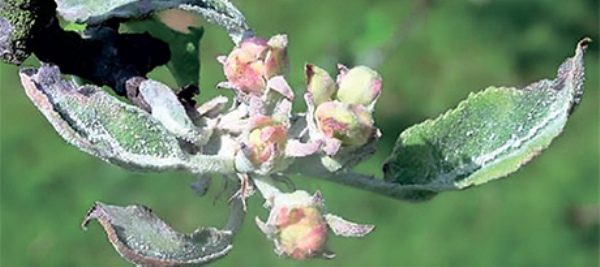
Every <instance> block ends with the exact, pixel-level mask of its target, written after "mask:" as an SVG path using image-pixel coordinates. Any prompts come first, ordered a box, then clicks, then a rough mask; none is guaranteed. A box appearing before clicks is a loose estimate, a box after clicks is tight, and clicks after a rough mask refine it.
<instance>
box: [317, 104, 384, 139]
mask: <svg viewBox="0 0 600 267" xmlns="http://www.w3.org/2000/svg"><path fill="white" fill-rule="evenodd" d="M315 118H316V121H317V126H318V128H319V130H320V131H321V133H322V134H323V135H324V136H325V137H327V138H336V139H338V140H340V141H341V142H342V145H344V146H352V147H355V146H361V145H363V144H365V143H367V141H368V140H369V138H370V137H371V135H372V134H373V132H374V130H375V128H374V122H373V117H372V115H371V112H370V111H369V110H368V109H367V108H365V107H364V106H361V105H351V104H346V103H342V102H339V101H329V102H325V103H323V104H321V105H319V106H318V107H317V109H316V111H315Z"/></svg>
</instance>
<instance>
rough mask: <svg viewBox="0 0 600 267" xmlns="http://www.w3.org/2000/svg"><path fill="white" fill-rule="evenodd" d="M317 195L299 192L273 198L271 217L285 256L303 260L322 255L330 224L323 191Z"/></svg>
mask: <svg viewBox="0 0 600 267" xmlns="http://www.w3.org/2000/svg"><path fill="white" fill-rule="evenodd" d="M315 196H317V197H315ZM315 196H311V195H309V194H308V193H306V192H305V191H296V192H293V193H289V194H282V195H279V196H277V197H276V198H275V199H274V205H273V207H272V210H271V215H270V219H269V220H270V223H271V226H272V227H273V230H274V234H275V237H274V238H275V241H276V242H275V244H276V248H277V250H278V251H279V252H280V253H282V254H283V255H285V256H287V257H290V258H292V259H296V260H303V259H307V258H311V257H315V256H318V255H321V254H323V252H324V250H325V243H326V242H327V234H328V227H327V222H326V220H325V218H324V214H323V211H322V209H323V204H322V202H321V200H320V197H319V196H320V194H318V193H317V194H316V195H315Z"/></svg>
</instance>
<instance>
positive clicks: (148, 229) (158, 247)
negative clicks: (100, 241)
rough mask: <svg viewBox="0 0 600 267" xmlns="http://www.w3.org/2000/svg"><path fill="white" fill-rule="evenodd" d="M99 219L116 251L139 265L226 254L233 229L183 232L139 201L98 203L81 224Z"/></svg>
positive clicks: (193, 262) (195, 261)
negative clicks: (131, 203)
mask: <svg viewBox="0 0 600 267" xmlns="http://www.w3.org/2000/svg"><path fill="white" fill-rule="evenodd" d="M94 219H95V220H98V222H99V223H100V225H101V226H102V227H103V228H104V231H105V232H106V234H107V236H108V240H109V241H110V243H111V244H112V245H113V246H114V247H115V249H116V250H117V252H118V253H119V254H120V255H121V256H122V257H123V258H125V259H126V260H127V261H129V262H131V263H133V264H136V265H138V266H153V267H167V266H199V265H203V264H205V263H207V262H210V261H213V260H216V259H219V258H221V257H223V256H225V255H226V254H227V253H228V252H229V251H230V250H231V249H232V245H231V231H221V230H218V229H215V228H204V229H198V230H196V231H194V232H193V233H191V234H180V233H178V232H176V231H175V230H173V229H172V228H171V227H170V226H169V225H167V224H166V223H165V222H163V221H162V220H161V219H160V218H158V217H156V216H155V215H154V214H153V213H152V211H151V210H150V209H148V208H147V207H144V206H140V205H132V206H127V207H119V206H113V205H107V204H103V203H99V202H98V203H96V204H95V205H94V206H93V207H92V209H91V210H90V211H89V212H88V214H87V215H86V217H85V219H84V221H83V223H82V226H83V227H84V229H85V228H86V227H87V225H88V224H89V222H90V221H91V220H94Z"/></svg>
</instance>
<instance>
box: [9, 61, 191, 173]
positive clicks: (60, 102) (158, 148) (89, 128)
mask: <svg viewBox="0 0 600 267" xmlns="http://www.w3.org/2000/svg"><path fill="white" fill-rule="evenodd" d="M20 76H21V83H22V84H23V87H24V88H25V92H26V93H27V96H28V97H29V98H30V99H31V101H32V102H33V103H34V104H35V105H36V107H37V108H38V109H39V110H40V111H41V112H42V113H43V114H44V116H46V118H47V119H48V121H50V123H51V124H52V126H54V128H55V129H56V131H57V132H58V133H59V134H60V135H61V136H62V137H63V138H64V139H65V140H66V141H67V142H69V143H71V144H73V145H75V146H77V147H78V148H79V149H81V150H83V151H85V152H87V153H90V154H92V155H94V156H97V157H99V158H101V159H104V160H107V161H109V162H112V163H115V164H118V165H121V166H125V167H131V168H137V169H166V168H180V167H184V166H185V165H186V164H187V163H186V162H187V155H185V154H184V153H183V152H182V150H181V148H180V146H179V143H178V141H177V139H176V138H175V136H173V135H172V134H170V133H169V132H168V131H167V130H166V129H165V127H163V126H162V125H161V123H160V122H158V121H157V120H156V119H154V118H152V117H151V116H150V114H148V113H147V112H145V111H143V110H141V109H139V108H137V107H135V106H131V105H127V104H125V103H122V102H121V101H119V100H118V99H116V98H115V97H113V96H111V95H109V94H108V93H106V92H104V91H102V89H100V88H98V87H96V86H89V85H86V86H81V87H76V86H75V84H74V83H73V82H71V81H66V80H64V79H63V78H62V77H61V76H60V71H59V70H58V68H57V67H55V66H48V65H44V66H42V67H41V68H39V69H24V70H22V71H21V72H20Z"/></svg>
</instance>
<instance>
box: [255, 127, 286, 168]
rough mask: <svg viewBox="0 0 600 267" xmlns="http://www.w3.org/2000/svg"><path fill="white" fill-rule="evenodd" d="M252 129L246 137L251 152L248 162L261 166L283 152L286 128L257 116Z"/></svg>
mask: <svg viewBox="0 0 600 267" xmlns="http://www.w3.org/2000/svg"><path fill="white" fill-rule="evenodd" d="M252 124H254V125H253V126H252V127H253V129H252V130H251V131H250V134H249V135H248V145H249V149H250V151H251V155H250V161H252V163H253V164H255V165H257V166H258V165H261V164H262V163H265V162H267V161H269V160H271V159H273V158H275V157H277V156H279V155H281V154H282V153H284V151H285V142H286V139H287V128H286V127H285V125H283V124H279V123H277V122H275V121H273V120H272V119H271V118H269V117H266V116H258V117H257V118H255V119H253V121H252Z"/></svg>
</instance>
